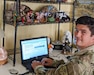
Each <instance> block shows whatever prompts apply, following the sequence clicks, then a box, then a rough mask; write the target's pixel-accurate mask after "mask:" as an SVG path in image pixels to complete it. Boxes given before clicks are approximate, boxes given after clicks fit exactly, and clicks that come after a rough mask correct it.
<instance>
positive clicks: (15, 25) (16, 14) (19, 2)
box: [3, 0, 74, 66]
mask: <svg viewBox="0 0 94 75" xmlns="http://www.w3.org/2000/svg"><path fill="white" fill-rule="evenodd" d="M31 2H32V1H31ZM36 2H37V1H36ZM36 2H35V1H33V3H36ZM15 3H16V12H15V14H14V16H13V17H14V27H15V29H14V59H13V66H15V62H16V57H15V56H16V39H17V27H18V26H19V24H18V22H17V17H18V16H19V12H20V4H21V1H20V0H15ZM38 3H40V2H38ZM44 3H49V4H50V3H51V2H44ZM52 3H54V4H57V5H58V7H59V8H58V9H59V12H60V11H61V5H63V4H66V5H72V6H73V12H72V18H71V22H72V23H73V26H74V2H73V3H71V2H52ZM5 9H6V0H4V14H3V19H4V18H5V14H6V12H5ZM55 23H57V24H58V35H57V37H58V38H57V40H59V38H60V31H59V30H60V23H61V22H55ZM47 24H49V23H47ZM36 25H37V24H36ZM3 30H4V31H5V20H4V21H3ZM72 30H73V27H72ZM72 32H73V31H72ZM3 46H4V39H3Z"/></svg>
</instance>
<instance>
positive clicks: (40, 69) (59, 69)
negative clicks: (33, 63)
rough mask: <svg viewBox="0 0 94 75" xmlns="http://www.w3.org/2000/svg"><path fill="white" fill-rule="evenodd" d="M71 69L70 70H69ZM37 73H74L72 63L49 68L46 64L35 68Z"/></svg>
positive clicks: (41, 74)
mask: <svg viewBox="0 0 94 75" xmlns="http://www.w3.org/2000/svg"><path fill="white" fill-rule="evenodd" d="M69 69H70V70H69ZM34 71H35V73H36V75H74V72H73V66H72V63H69V64H67V65H66V64H60V65H59V66H57V67H56V68H50V69H47V68H45V67H44V66H42V65H41V66H37V67H36V68H35V70H34Z"/></svg>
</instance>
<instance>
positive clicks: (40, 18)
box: [34, 12, 47, 23]
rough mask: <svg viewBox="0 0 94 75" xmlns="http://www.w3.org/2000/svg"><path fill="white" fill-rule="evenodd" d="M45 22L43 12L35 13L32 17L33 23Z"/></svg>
mask: <svg viewBox="0 0 94 75" xmlns="http://www.w3.org/2000/svg"><path fill="white" fill-rule="evenodd" d="M45 22H47V21H46V16H45V13H44V12H35V15H34V23H45Z"/></svg>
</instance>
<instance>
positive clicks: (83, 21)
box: [75, 16, 94, 35]
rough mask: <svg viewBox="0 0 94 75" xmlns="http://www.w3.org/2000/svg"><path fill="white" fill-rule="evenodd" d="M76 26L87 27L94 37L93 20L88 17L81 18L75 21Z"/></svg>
mask: <svg viewBox="0 0 94 75" xmlns="http://www.w3.org/2000/svg"><path fill="white" fill-rule="evenodd" d="M75 23H76V25H78V24H83V25H87V26H88V28H89V30H90V31H91V35H94V18H93V17H90V16H81V17H79V18H78V19H77V20H76V22H75Z"/></svg>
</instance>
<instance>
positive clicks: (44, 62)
mask: <svg viewBox="0 0 94 75" xmlns="http://www.w3.org/2000/svg"><path fill="white" fill-rule="evenodd" d="M41 63H42V65H44V66H51V65H52V63H53V59H51V58H43V59H42V61H41Z"/></svg>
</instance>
